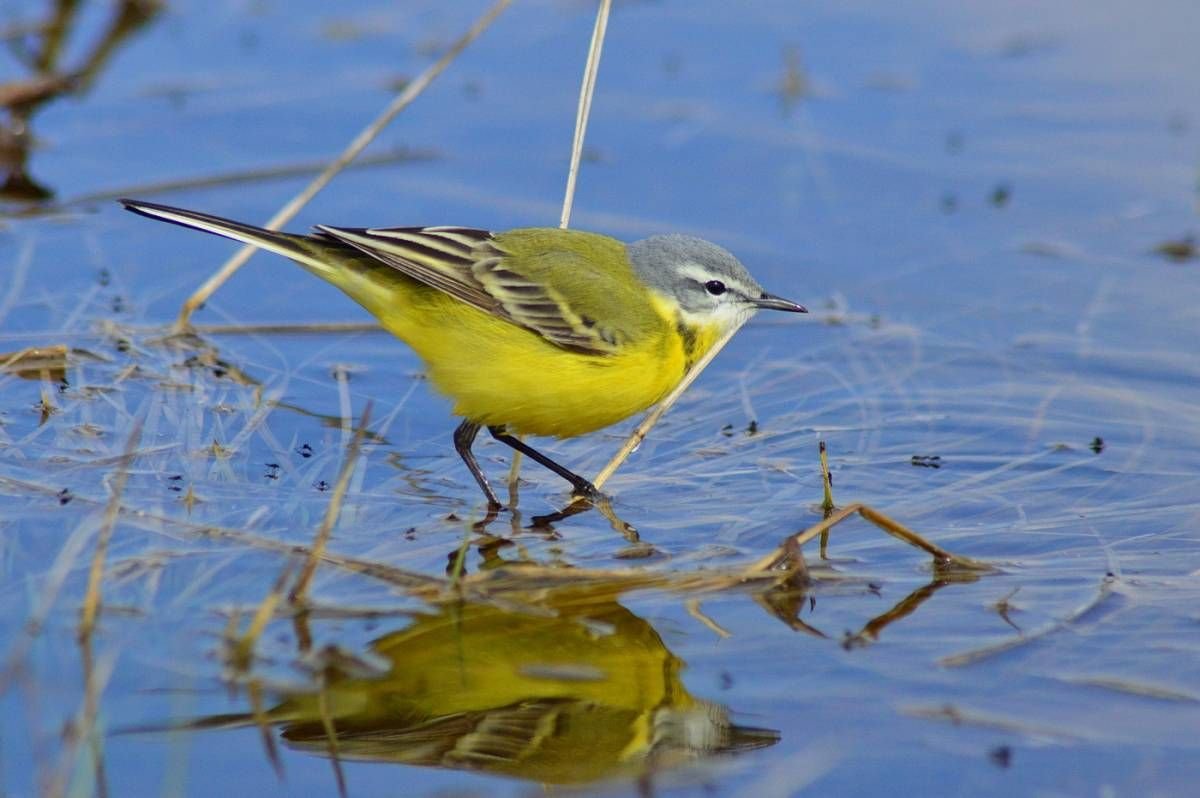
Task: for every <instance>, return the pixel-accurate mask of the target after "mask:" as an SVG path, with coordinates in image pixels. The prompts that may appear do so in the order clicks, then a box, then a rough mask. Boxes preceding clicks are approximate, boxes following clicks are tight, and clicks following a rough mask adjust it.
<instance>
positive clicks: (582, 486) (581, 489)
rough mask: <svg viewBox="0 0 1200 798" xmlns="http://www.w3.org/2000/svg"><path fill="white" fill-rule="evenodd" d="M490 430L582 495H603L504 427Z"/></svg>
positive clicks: (590, 498) (597, 496) (493, 434)
mask: <svg viewBox="0 0 1200 798" xmlns="http://www.w3.org/2000/svg"><path fill="white" fill-rule="evenodd" d="M460 429H461V427H460ZM488 432H490V433H492V437H493V438H495V439H496V440H498V441H500V442H501V443H503V444H507V445H508V446H511V447H512V448H514V449H516V450H517V451H518V452H520V453H521V454H523V455H525V456H526V457H528V458H529V459H530V460H533V461H534V462H536V463H540V464H541V465H543V466H545V467H546V468H549V469H550V470H551V471H553V472H554V473H555V474H558V475H559V476H560V477H562V478H563V479H565V480H566V481H567V482H570V483H571V487H573V488H574V489H575V493H577V494H578V495H580V496H582V497H583V498H585V499H588V500H593V499H597V498H599V497H600V495H601V494H600V491H599V490H597V489H596V486H595V485H593V484H592V483H590V482H588V481H587V480H586V479H584V478H583V477H581V476H579V475H578V474H576V473H575V472H574V471H570V470H568V469H566V468H563V467H562V466H560V465H559V464H558V463H556V462H554V461H553V460H551V459H550V458H549V457H547V456H546V455H544V454H542V453H541V452H539V451H538V450H537V449H535V448H533V447H532V446H530V445H529V444H527V443H525V442H524V441H522V440H520V439H519V438H514V437H513V436H512V435H509V434H508V433H507V432H505V431H504V427H488Z"/></svg>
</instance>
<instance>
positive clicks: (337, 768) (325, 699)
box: [317, 685, 346, 798]
mask: <svg viewBox="0 0 1200 798" xmlns="http://www.w3.org/2000/svg"><path fill="white" fill-rule="evenodd" d="M317 711H318V712H320V713H321V727H322V728H323V729H324V730H325V742H326V743H327V744H328V746H329V762H330V764H332V765H333V777H334V778H335V779H336V780H337V786H338V795H340V796H342V798H345V795H346V774H345V773H344V772H342V757H341V754H340V753H339V751H338V742H337V730H336V729H335V728H334V726H333V716H332V715H331V714H330V712H329V694H328V692H327V688H326V686H324V685H323V686H322V687H321V692H320V693H318V694H317Z"/></svg>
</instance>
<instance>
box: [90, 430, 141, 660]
mask: <svg viewBox="0 0 1200 798" xmlns="http://www.w3.org/2000/svg"><path fill="white" fill-rule="evenodd" d="M141 437H142V419H141V418H138V419H137V420H135V421H134V422H133V429H132V430H131V431H130V433H129V440H128V441H127V442H126V443H125V453H124V455H123V456H122V458H121V465H120V466H119V467H118V468H117V475H116V478H115V479H114V480H113V487H112V495H111V496H110V497H109V499H108V506H107V507H106V508H105V510H104V520H103V521H102V522H101V524H100V534H99V535H97V537H96V550H95V552H94V553H93V554H92V564H91V568H90V569H89V570H88V583H87V592H86V593H85V594H84V598H83V610H82V613H81V615H80V618H79V636H80V638H87V637H88V636H90V635H91V633H92V630H93V628H95V625H96V617H97V615H98V614H99V612H100V593H101V587H102V584H103V582H104V563H105V560H106V559H107V557H108V544H109V541H110V540H111V539H112V533H113V528H114V527H115V526H116V524H117V516H118V515H119V514H120V512H121V497H122V495H123V494H124V493H125V483H126V481H127V480H128V479H129V465H130V463H131V462H132V461H133V459H134V452H135V451H137V446H138V443H139V441H140V440H141Z"/></svg>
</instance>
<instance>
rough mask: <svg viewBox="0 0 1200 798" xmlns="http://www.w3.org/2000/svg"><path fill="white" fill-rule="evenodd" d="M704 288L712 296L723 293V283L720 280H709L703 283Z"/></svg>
mask: <svg viewBox="0 0 1200 798" xmlns="http://www.w3.org/2000/svg"><path fill="white" fill-rule="evenodd" d="M704 290H705V291H707V292H708V293H710V294H712V295H713V296H720V295H721V294H723V293H725V283H723V282H721V281H720V280H709V281H708V282H707V283H705V284H704Z"/></svg>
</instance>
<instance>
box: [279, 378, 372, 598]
mask: <svg viewBox="0 0 1200 798" xmlns="http://www.w3.org/2000/svg"><path fill="white" fill-rule="evenodd" d="M370 423H371V403H370V402H368V403H367V406H366V408H365V409H364V410H363V414H362V421H361V422H359V425H358V429H356V430H355V431H354V437H353V438H351V439H350V445H349V446H348V447H347V449H346V459H345V460H343V461H342V469H341V471H339V472H338V478H337V482H336V483H334V486H333V493H332V494H331V495H330V497H329V506H328V507H327V508H326V509H325V518H324V520H323V521H322V522H321V528H320V529H319V530H317V536H316V538H315V539H314V540H313V544H312V547H311V548H310V549H309V550H308V557H307V559H305V561H304V567H303V568H302V569H301V571H300V578H299V579H297V580H296V586H295V587H294V588H292V593H291V595H290V596H289V600H290V601H291V602H292V603H293V604H302V603H303V602H304V600H305V597H306V596H307V594H308V587H309V584H310V583H311V582H312V578H313V574H314V573H316V570H317V564H318V563H319V562H321V560H322V559H323V558H324V557H325V548H326V546H327V545H328V543H329V536H330V535H331V534H332V533H333V525H334V524H335V523H337V518H338V514H339V513H341V511H342V502H343V501H344V500H345V498H346V490H347V488H349V487H350V477H351V476H352V475H353V474H354V466H355V464H356V463H357V462H358V453H359V450H360V449H361V448H362V442H363V437H364V436H365V434H366V431H367V425H368V424H370Z"/></svg>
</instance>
